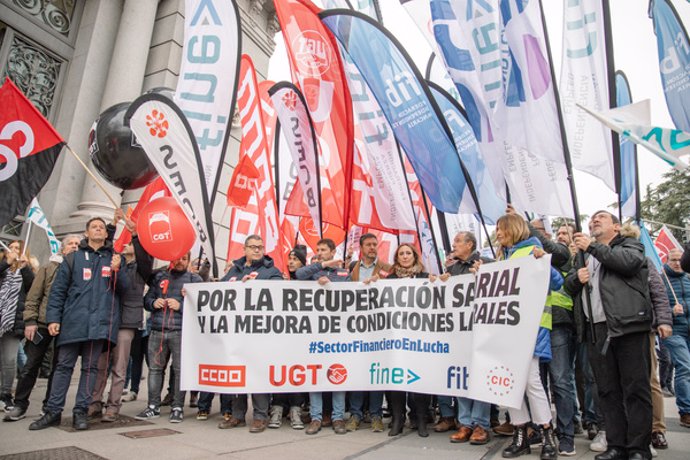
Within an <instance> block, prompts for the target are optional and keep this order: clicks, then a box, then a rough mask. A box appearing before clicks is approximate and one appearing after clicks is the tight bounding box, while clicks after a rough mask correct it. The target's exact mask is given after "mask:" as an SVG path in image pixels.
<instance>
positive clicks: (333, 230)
mask: <svg viewBox="0 0 690 460" xmlns="http://www.w3.org/2000/svg"><path fill="white" fill-rule="evenodd" d="M299 233H300V236H301V237H302V238H304V241H305V242H306V243H307V246H309V247H310V248H311V249H312V251H314V252H316V243H317V242H318V241H319V240H320V239H321V238H322V237H321V235H319V232H317V231H316V228H315V227H314V221H313V220H311V217H303V218H302V219H300V221H299ZM322 235H323V238H330V239H332V240H333V241H334V242H335V245H336V246H338V245H339V244H340V243H342V242H343V241H345V230H343V229H342V228H339V227H336V226H335V225H331V224H323V227H322Z"/></svg>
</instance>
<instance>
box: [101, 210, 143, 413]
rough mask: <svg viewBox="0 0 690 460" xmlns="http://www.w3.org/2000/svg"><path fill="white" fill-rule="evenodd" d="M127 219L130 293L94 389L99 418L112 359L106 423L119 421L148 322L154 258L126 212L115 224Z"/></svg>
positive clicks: (126, 269)
mask: <svg viewBox="0 0 690 460" xmlns="http://www.w3.org/2000/svg"><path fill="white" fill-rule="evenodd" d="M120 219H124V220H125V223H126V226H127V230H129V231H130V233H131V234H132V241H131V242H130V243H129V244H127V245H126V246H125V247H124V250H123V253H122V255H123V256H124V258H125V264H126V265H125V267H124V270H123V273H122V275H121V276H126V277H127V280H128V288H127V291H126V292H125V293H124V294H123V295H122V298H121V310H120V330H119V331H118V333H117V346H116V347H115V348H114V349H111V350H106V351H104V352H103V353H102V354H101V357H100V358H99V360H98V378H97V379H96V387H95V388H94V391H93V395H92V399H91V405H90V406H89V415H90V416H99V415H101V412H102V410H103V409H102V405H103V403H102V402H101V399H102V398H103V392H104V390H105V386H106V383H107V382H108V369H109V366H108V364H109V361H111V358H112V376H113V377H112V381H111V384H110V392H109V393H108V402H107V404H106V406H107V409H106V411H105V414H104V415H103V417H102V418H101V421H102V422H115V421H116V420H117V418H118V414H119V413H120V407H121V406H122V401H121V397H122V391H123V390H124V387H125V377H126V374H127V365H128V364H129V354H130V353H129V352H130V350H131V347H132V340H134V334H135V333H136V331H137V330H138V329H139V328H141V326H142V324H143V319H144V287H145V286H146V281H147V280H148V279H149V277H150V276H151V271H152V269H153V257H152V256H151V255H149V254H148V253H147V252H146V250H145V249H144V248H143V247H142V246H141V243H139V238H138V236H137V228H136V224H135V223H134V222H133V221H132V220H130V219H128V218H126V217H125V215H124V213H123V212H122V209H119V208H118V209H117V211H116V212H115V222H117V221H118V220H120Z"/></svg>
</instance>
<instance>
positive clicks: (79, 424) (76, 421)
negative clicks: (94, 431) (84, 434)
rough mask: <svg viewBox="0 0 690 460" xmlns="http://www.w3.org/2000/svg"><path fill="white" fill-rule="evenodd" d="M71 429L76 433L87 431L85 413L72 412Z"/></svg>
mask: <svg viewBox="0 0 690 460" xmlns="http://www.w3.org/2000/svg"><path fill="white" fill-rule="evenodd" d="M72 428H74V429H75V430H77V431H83V430H88V429H89V416H88V415H87V414H86V412H74V413H73V414H72Z"/></svg>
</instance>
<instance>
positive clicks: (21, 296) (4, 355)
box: [0, 240, 34, 411]
mask: <svg viewBox="0 0 690 460" xmlns="http://www.w3.org/2000/svg"><path fill="white" fill-rule="evenodd" d="M8 248H9V251H7V250H5V251H3V252H2V254H1V255H0V373H2V388H1V391H0V405H2V406H4V409H5V411H9V410H11V409H12V407H13V406H14V403H13V401H12V383H13V382H14V377H15V373H16V371H17V351H18V350H19V343H20V341H21V339H22V337H23V336H24V300H25V299H26V293H27V292H28V291H29V288H31V283H33V282H34V272H33V270H32V268H31V264H30V263H29V258H30V257H31V256H30V255H29V253H28V251H24V242H23V241H19V240H15V241H12V242H11V243H10V244H9V246H8Z"/></svg>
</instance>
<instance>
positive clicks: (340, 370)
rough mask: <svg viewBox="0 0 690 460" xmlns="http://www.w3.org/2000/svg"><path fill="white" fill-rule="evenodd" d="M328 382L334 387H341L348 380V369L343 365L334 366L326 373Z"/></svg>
mask: <svg viewBox="0 0 690 460" xmlns="http://www.w3.org/2000/svg"><path fill="white" fill-rule="evenodd" d="M326 377H327V378H328V381H329V382H331V383H332V384H334V385H340V384H341V383H344V382H345V380H347V369H345V366H343V365H342V364H332V365H331V367H329V368H328V372H326Z"/></svg>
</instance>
